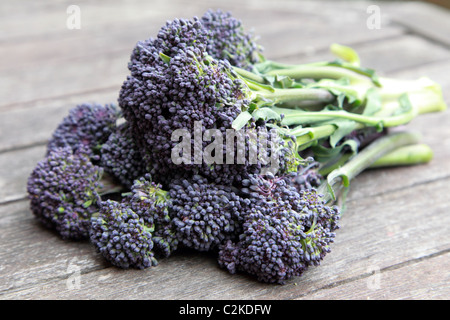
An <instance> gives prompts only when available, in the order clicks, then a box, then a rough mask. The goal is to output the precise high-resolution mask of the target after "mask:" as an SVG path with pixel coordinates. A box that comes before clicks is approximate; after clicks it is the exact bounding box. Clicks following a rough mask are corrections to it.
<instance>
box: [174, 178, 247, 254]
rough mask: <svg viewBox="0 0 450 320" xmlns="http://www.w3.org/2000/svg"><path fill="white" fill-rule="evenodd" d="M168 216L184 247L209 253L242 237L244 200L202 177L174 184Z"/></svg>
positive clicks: (229, 190)
mask: <svg viewBox="0 0 450 320" xmlns="http://www.w3.org/2000/svg"><path fill="white" fill-rule="evenodd" d="M169 192H170V199H171V201H170V205H169V214H170V216H171V218H172V220H173V225H174V228H175V231H176V234H177V236H178V239H179V241H180V243H181V244H183V245H184V246H185V247H188V248H192V249H195V250H199V251H209V250H211V249H213V248H215V247H216V246H217V245H219V244H220V243H222V242H223V241H224V240H226V239H230V238H233V237H235V236H236V235H237V234H238V233H240V221H239V220H240V215H241V210H242V208H243V207H245V202H244V199H242V198H241V197H239V196H238V195H237V194H235V193H234V192H233V191H232V190H231V188H230V187H228V186H221V185H215V184H212V183H209V182H208V180H207V179H206V178H204V177H201V176H199V175H194V176H193V177H192V178H191V179H180V180H175V181H173V182H172V184H171V187H170V191H169Z"/></svg>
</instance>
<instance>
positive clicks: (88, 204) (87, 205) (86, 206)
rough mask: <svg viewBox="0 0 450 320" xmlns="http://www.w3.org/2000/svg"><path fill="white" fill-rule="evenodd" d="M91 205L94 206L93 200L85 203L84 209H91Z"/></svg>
mask: <svg viewBox="0 0 450 320" xmlns="http://www.w3.org/2000/svg"><path fill="white" fill-rule="evenodd" d="M90 205H92V199H91V200H88V201H86V202H85V203H83V207H84V208H89V206H90Z"/></svg>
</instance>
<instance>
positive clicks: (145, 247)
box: [90, 200, 158, 269]
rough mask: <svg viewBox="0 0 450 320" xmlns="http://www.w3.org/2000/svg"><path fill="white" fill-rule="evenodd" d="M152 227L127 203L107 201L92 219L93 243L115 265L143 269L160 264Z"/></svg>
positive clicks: (91, 235) (91, 232)
mask: <svg viewBox="0 0 450 320" xmlns="http://www.w3.org/2000/svg"><path fill="white" fill-rule="evenodd" d="M152 232H153V226H152V225H151V224H150V225H149V224H147V222H146V221H145V220H144V218H142V217H140V216H139V215H138V214H137V213H135V212H134V211H133V210H132V209H131V208H130V207H129V206H127V205H126V204H124V203H121V202H117V201H113V200H106V201H104V202H102V204H101V206H100V211H99V212H98V214H96V215H94V216H93V217H92V218H91V228H90V241H91V243H92V244H93V245H94V247H95V248H96V250H97V251H98V252H99V253H100V254H101V255H102V256H103V257H104V258H105V259H106V260H107V261H108V262H110V263H111V264H112V265H114V266H117V267H119V268H122V269H128V268H137V269H144V268H148V267H151V266H155V265H157V263H158V262H157V260H156V259H155V257H154V253H153V251H152V249H153V239H152Z"/></svg>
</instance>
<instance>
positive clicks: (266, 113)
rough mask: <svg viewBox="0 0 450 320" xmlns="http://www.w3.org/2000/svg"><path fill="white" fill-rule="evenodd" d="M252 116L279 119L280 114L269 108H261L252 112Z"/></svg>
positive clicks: (266, 119)
mask: <svg viewBox="0 0 450 320" xmlns="http://www.w3.org/2000/svg"><path fill="white" fill-rule="evenodd" d="M252 117H253V118H254V119H255V120H257V119H263V120H265V121H268V120H276V121H281V116H280V115H279V114H278V113H276V112H275V111H273V110H272V109H270V108H261V109H258V110H256V111H255V112H253V113H252Z"/></svg>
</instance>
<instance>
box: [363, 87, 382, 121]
mask: <svg viewBox="0 0 450 320" xmlns="http://www.w3.org/2000/svg"><path fill="white" fill-rule="evenodd" d="M379 110H381V96H380V93H379V92H378V90H377V89H376V88H370V89H369V90H367V93H366V105H365V107H364V111H363V115H365V116H371V115H373V114H375V113H376V112H378V111H379Z"/></svg>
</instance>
